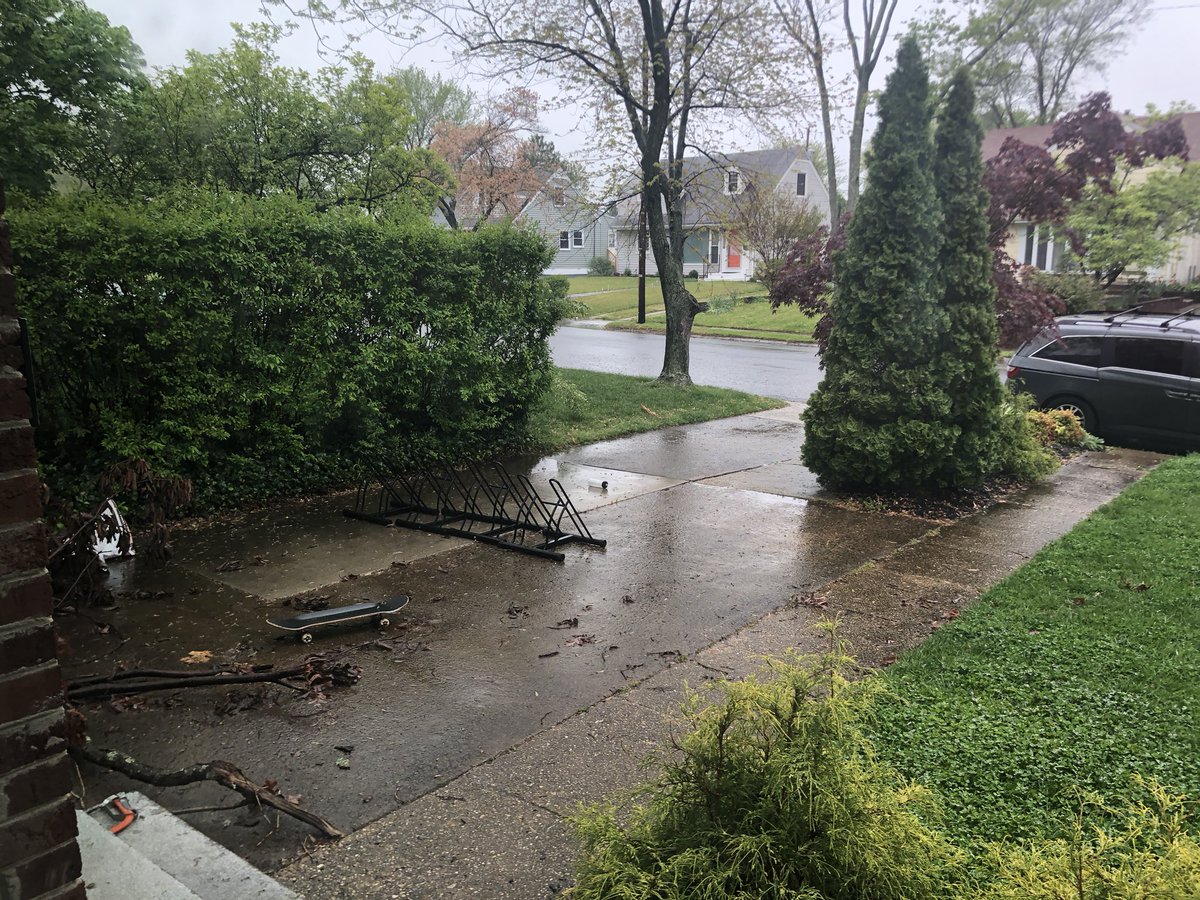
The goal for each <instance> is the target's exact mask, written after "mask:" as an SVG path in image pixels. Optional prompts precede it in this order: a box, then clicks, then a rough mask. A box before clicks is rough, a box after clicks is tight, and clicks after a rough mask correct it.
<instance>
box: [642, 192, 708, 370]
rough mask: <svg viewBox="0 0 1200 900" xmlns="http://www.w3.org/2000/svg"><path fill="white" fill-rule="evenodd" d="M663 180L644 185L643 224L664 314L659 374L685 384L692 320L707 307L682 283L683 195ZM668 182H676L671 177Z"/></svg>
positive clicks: (688, 362)
mask: <svg viewBox="0 0 1200 900" xmlns="http://www.w3.org/2000/svg"><path fill="white" fill-rule="evenodd" d="M663 181H664V179H663V178H662V177H658V178H655V179H654V180H653V181H651V182H650V183H648V184H647V185H646V228H647V231H648V232H649V234H650V246H651V248H652V249H653V251H654V262H655V263H656V264H657V266H658V283H659V286H660V287H661V288H662V294H663V306H664V307H665V309H666V314H667V316H666V318H667V327H666V348H665V351H664V353H663V367H662V372H661V373H660V374H659V376H658V378H659V381H666V382H669V383H670V384H681V385H687V384H691V383H692V379H691V375H690V374H689V369H688V366H689V364H690V352H689V346H690V342H691V338H692V322H693V321H694V320H695V318H696V314H697V313H699V312H703V311H704V310H706V309H708V304H707V303H698V302H697V301H696V298H695V297H693V296H692V294H691V292H690V291H689V290H688V289H687V287H686V286H685V284H684V280H683V202H682V197H673V196H671V194H675V193H678V192H679V191H678V189H676V190H670V189H668V190H665V191H664V189H663V187H662V182H663ZM671 183H674V184H678V183H679V182H678V179H674V180H673V181H672V182H671ZM664 201H666V202H665V203H664ZM664 206H665V207H667V210H666V213H665V214H664Z"/></svg>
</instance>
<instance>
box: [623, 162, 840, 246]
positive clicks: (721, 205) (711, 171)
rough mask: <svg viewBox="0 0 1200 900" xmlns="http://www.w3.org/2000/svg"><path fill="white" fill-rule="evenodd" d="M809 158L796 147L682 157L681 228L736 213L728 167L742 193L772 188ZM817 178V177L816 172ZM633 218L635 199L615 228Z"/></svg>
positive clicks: (726, 218) (719, 221) (631, 223)
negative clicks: (734, 172) (738, 177)
mask: <svg viewBox="0 0 1200 900" xmlns="http://www.w3.org/2000/svg"><path fill="white" fill-rule="evenodd" d="M810 158H811V156H810V154H809V153H808V151H807V150H801V149H800V148H799V147H778V148H772V149H769V150H749V151H746V152H744V153H710V154H706V155H704V156H687V157H684V160H683V183H684V194H685V198H684V205H683V224H684V227H686V228H695V227H697V226H703V225H719V224H722V223H725V222H728V221H729V220H730V219H731V218H733V217H734V216H735V215H736V204H735V198H733V197H730V196H729V194H727V193H726V192H725V184H726V182H725V175H726V173H727V172H728V171H730V170H731V169H736V170H737V171H738V172H739V173H740V175H741V177H742V179H743V181H744V183H745V187H744V190H743V193H744V191H745V190H750V189H751V188H753V187H762V188H766V189H767V190H774V189H775V187H776V186H777V185H778V184H779V180H780V179H781V178H783V176H784V175H786V174H787V171H788V169H789V168H790V167H791V166H792V164H793V163H794V162H795V161H796V160H797V159H810ZM817 177H820V176H819V174H818V176H817ZM636 221H637V207H636V202H634V203H632V204H628V205H627V206H626V209H625V215H624V216H623V218H622V222H621V223H620V225H619V226H618V227H625V228H629V227H634V226H635V224H636Z"/></svg>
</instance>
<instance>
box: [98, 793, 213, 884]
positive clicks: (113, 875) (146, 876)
mask: <svg viewBox="0 0 1200 900" xmlns="http://www.w3.org/2000/svg"><path fill="white" fill-rule="evenodd" d="M76 819H78V821H79V853H80V855H81V856H82V857H83V881H84V884H86V885H87V893H88V898H89V900H141V898H146V900H149V898H152V897H153V898H156V900H200V898H199V897H197V896H196V895H195V894H193V893H192V892H191V891H189V890H188V889H187V888H185V887H184V886H183V885H182V884H180V883H179V882H178V881H176V880H175V879H174V878H172V877H171V876H170V875H168V874H167V873H166V872H164V871H163V870H162V869H160V868H159V867H158V866H156V865H155V864H154V863H152V862H150V860H148V859H146V857H144V856H142V855H141V854H140V853H138V852H137V851H136V850H134V849H133V848H132V847H130V846H129V845H128V844H126V843H125V842H124V841H123V840H121V839H120V837H117V836H116V835H112V834H109V832H108V826H107V825H105V824H103V823H101V822H98V821H96V820H95V819H93V818H92V817H91V816H89V815H88V814H87V813H85V812H83V811H82V810H79V811H77V812H76Z"/></svg>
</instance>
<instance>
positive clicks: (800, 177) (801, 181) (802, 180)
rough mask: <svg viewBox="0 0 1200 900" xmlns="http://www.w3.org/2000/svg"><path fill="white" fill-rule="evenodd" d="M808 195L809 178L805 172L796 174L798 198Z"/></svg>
mask: <svg viewBox="0 0 1200 900" xmlns="http://www.w3.org/2000/svg"><path fill="white" fill-rule="evenodd" d="M807 194H808V176H807V175H806V174H804V173H803V172H797V173H796V196H797V197H804V196H806V195H807Z"/></svg>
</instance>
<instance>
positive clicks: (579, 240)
mask: <svg viewBox="0 0 1200 900" xmlns="http://www.w3.org/2000/svg"><path fill="white" fill-rule="evenodd" d="M571 246H572V247H575V248H579V247H582V246H583V232H582V231H572V232H571Z"/></svg>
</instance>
